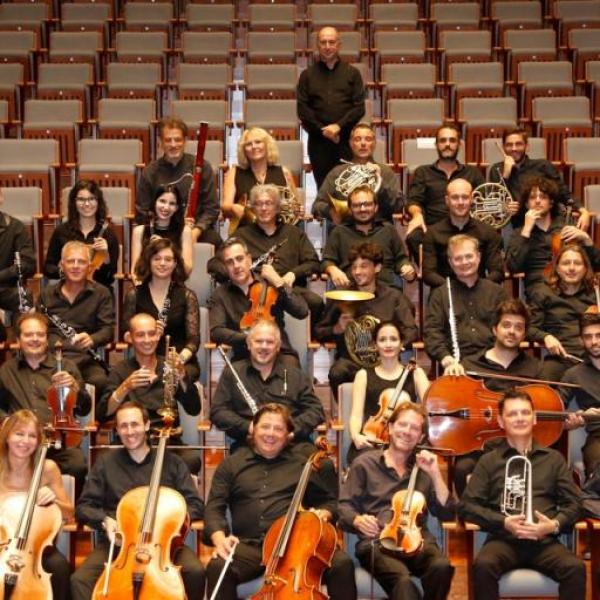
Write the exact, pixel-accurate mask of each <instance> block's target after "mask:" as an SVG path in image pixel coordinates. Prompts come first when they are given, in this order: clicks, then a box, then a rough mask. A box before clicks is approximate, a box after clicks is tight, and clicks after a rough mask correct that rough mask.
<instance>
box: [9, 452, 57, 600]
mask: <svg viewBox="0 0 600 600" xmlns="http://www.w3.org/2000/svg"><path fill="white" fill-rule="evenodd" d="M53 444H54V442H42V443H41V444H40V447H39V450H38V457H37V460H36V463H35V468H34V470H33V476H32V478H31V482H30V483H29V489H28V490H27V493H26V494H25V493H23V492H13V493H9V494H7V495H6V496H4V498H2V500H1V501H0V515H1V516H0V599H2V600H8V599H10V600H52V585H51V583H50V575H49V574H48V573H46V572H45V571H44V570H43V568H42V554H43V552H44V548H46V547H47V546H49V545H51V544H52V540H53V539H54V538H55V537H56V536H57V534H58V532H59V531H60V526H61V523H62V515H61V512H60V508H59V507H58V506H57V505H56V504H54V503H53V504H49V505H48V506H38V505H37V504H36V502H37V496H38V491H39V489H40V483H41V480H42V474H43V472H44V462H45V460H46V453H47V452H48V446H49V445H53Z"/></svg>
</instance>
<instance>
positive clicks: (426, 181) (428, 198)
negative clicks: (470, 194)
mask: <svg viewBox="0 0 600 600" xmlns="http://www.w3.org/2000/svg"><path fill="white" fill-rule="evenodd" d="M460 139H461V133H460V129H459V128H458V127H457V126H456V125H443V126H442V127H440V128H439V129H438V130H437V132H436V134H435V148H436V150H437V154H438V159H437V160H436V161H435V162H434V163H433V164H431V165H421V166H420V167H417V169H416V171H415V173H414V176H413V179H412V183H411V184H410V188H409V190H408V200H407V211H408V214H409V215H410V221H409V222H408V227H407V229H406V245H407V246H408V248H409V250H410V252H411V255H412V256H413V257H414V258H416V257H417V256H419V245H420V244H422V243H423V236H424V235H425V233H427V228H428V227H429V226H430V225H433V224H434V223H437V222H438V221H440V220H441V219H442V218H443V217H445V216H446V214H447V210H446V206H445V203H444V196H445V193H446V187H447V186H448V183H449V182H450V181H452V180H453V179H459V178H460V179H465V180H466V181H468V182H469V183H470V184H471V186H472V188H473V189H475V188H476V187H477V186H479V185H481V184H482V183H485V180H484V178H483V175H482V174H481V171H480V170H479V169H478V168H477V167H474V166H472V165H464V164H462V163H461V162H459V160H458V152H459V150H460Z"/></svg>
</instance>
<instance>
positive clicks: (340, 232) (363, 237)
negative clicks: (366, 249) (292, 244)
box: [321, 185, 416, 288]
mask: <svg viewBox="0 0 600 600" xmlns="http://www.w3.org/2000/svg"><path fill="white" fill-rule="evenodd" d="M348 208H349V209H350V215H349V216H348V218H347V219H346V220H345V221H344V223H342V224H340V225H336V226H335V227H334V228H333V229H332V230H331V232H330V233H329V235H328V236H327V243H326V244H325V248H324V249H323V260H322V261H321V271H323V273H326V274H327V275H329V277H330V278H331V282H332V283H333V285H334V286H335V287H338V288H345V287H348V285H349V284H350V270H351V265H352V263H351V261H350V250H351V248H352V247H353V246H354V245H355V244H359V243H362V242H372V243H374V244H378V245H379V246H380V247H381V249H382V251H383V262H382V264H381V273H380V274H379V279H380V280H381V281H383V282H384V283H387V284H388V285H391V284H393V283H394V273H397V274H398V275H400V277H402V278H404V279H405V280H406V281H413V279H414V278H415V277H416V271H415V269H414V267H413V266H412V264H411V262H410V261H409V259H408V256H407V255H406V249H405V247H404V243H403V242H402V240H401V239H400V236H399V235H398V232H397V231H396V228H395V227H394V225H392V224H391V223H384V222H382V221H381V220H379V219H378V217H377V213H378V211H379V205H378V204H377V199H376V198H375V193H374V192H373V190H372V189H371V188H370V187H368V186H366V185H361V186H359V187H357V188H355V189H354V190H352V192H351V193H350V195H349V197H348Z"/></svg>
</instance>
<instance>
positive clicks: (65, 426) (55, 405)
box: [46, 342, 84, 448]
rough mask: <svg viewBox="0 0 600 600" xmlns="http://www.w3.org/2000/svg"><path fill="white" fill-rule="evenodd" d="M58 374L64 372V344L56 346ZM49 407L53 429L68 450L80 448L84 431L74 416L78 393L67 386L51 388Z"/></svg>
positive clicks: (47, 395)
mask: <svg viewBox="0 0 600 600" xmlns="http://www.w3.org/2000/svg"><path fill="white" fill-rule="evenodd" d="M54 352H55V356H56V372H57V373H58V372H60V371H62V370H63V356H62V344H61V343H60V342H56V344H55V345H54ZM46 398H47V402H48V406H49V408H50V410H51V412H52V426H51V427H52V429H53V430H54V432H55V433H56V435H57V436H59V438H60V441H61V443H62V444H64V446H65V447H66V448H75V447H77V446H79V443H80V442H81V439H82V438H83V432H84V430H83V429H82V427H81V424H80V423H79V421H78V420H77V419H76V418H75V416H74V411H75V406H76V405H77V392H76V391H75V390H74V389H72V388H70V387H67V386H58V387H56V386H51V387H49V388H48V391H47V392H46Z"/></svg>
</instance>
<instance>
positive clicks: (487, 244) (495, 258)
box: [423, 216, 504, 287]
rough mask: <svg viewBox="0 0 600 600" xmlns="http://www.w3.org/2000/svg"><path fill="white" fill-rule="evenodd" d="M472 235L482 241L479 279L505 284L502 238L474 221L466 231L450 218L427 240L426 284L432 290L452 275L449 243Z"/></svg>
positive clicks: (435, 227)
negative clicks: (449, 261) (450, 240)
mask: <svg viewBox="0 0 600 600" xmlns="http://www.w3.org/2000/svg"><path fill="white" fill-rule="evenodd" d="M459 233H460V234H463V235H470V236H471V237H474V238H475V239H477V240H478V241H479V251H480V253H481V264H480V265H479V276H480V277H487V278H488V279H491V280H492V281H495V282H496V283H501V282H502V281H504V260H503V259H502V237H501V236H500V234H499V233H498V232H497V231H496V230H495V229H494V228H493V227H490V226H489V225H486V224H485V223H482V222H481V221H477V220H476V219H472V218H470V219H469V220H468V221H467V222H466V223H465V225H464V227H463V228H462V229H459V228H458V227H457V226H456V225H454V224H453V223H452V221H451V220H450V217H448V216H446V217H444V218H443V219H442V220H441V221H438V222H437V223H434V224H433V225H430V226H429V227H428V228H427V232H426V233H425V237H424V239H423V281H424V282H425V283H426V284H427V285H429V286H431V287H437V286H438V285H443V284H444V282H445V280H446V277H449V276H451V275H452V270H451V268H450V265H449V263H448V240H449V239H450V238H451V237H452V236H453V235H458V234H459Z"/></svg>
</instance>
